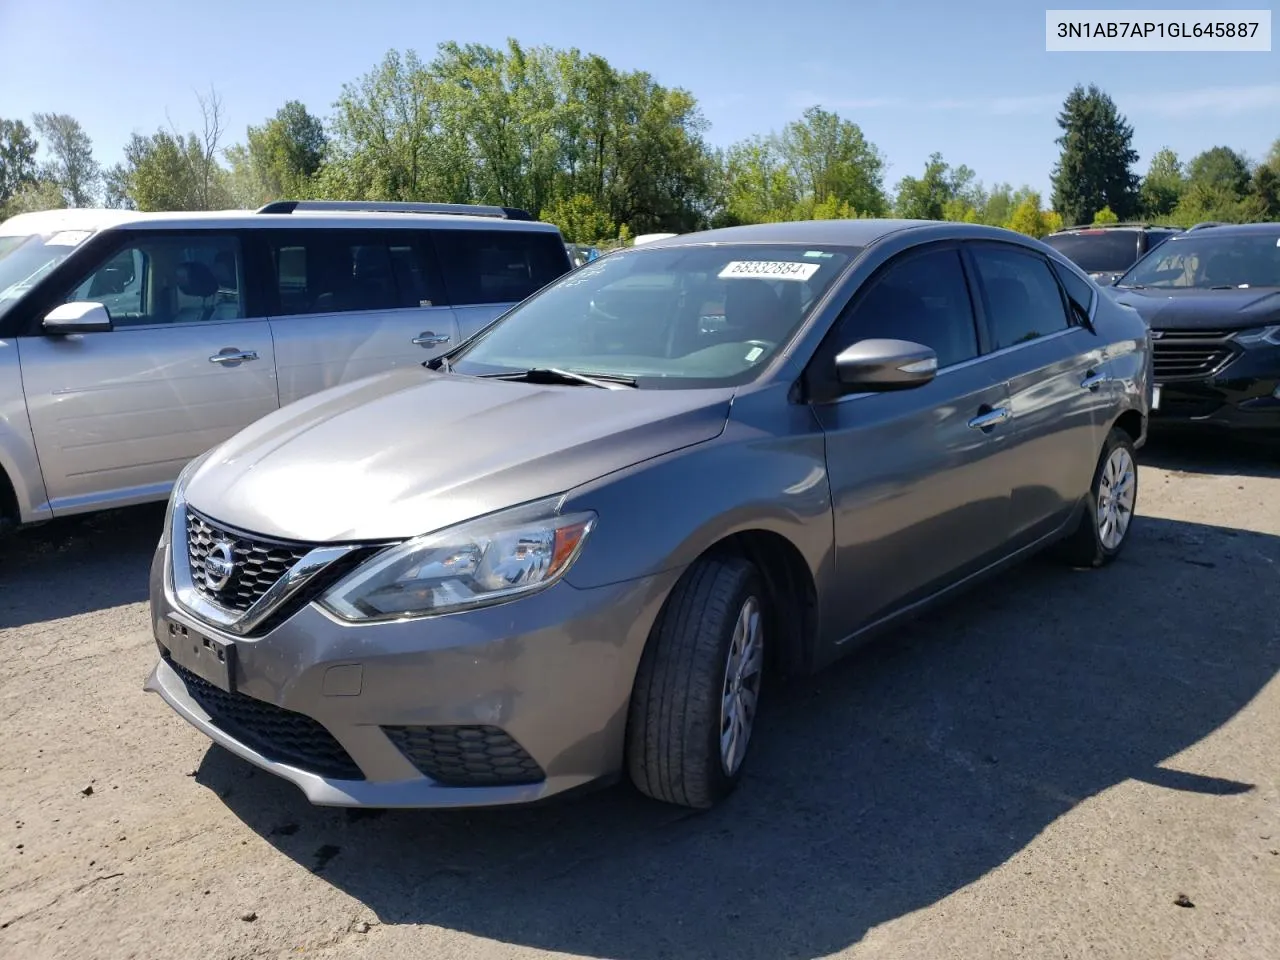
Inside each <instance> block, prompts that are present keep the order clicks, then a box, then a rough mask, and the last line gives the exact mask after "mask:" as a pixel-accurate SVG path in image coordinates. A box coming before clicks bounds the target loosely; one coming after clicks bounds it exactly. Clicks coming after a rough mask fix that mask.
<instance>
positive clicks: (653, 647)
mask: <svg viewBox="0 0 1280 960" xmlns="http://www.w3.org/2000/svg"><path fill="white" fill-rule="evenodd" d="M763 587H764V583H763V580H762V579H761V577H760V574H759V573H758V572H757V570H756V568H755V567H754V566H753V565H752V564H751V563H749V562H748V561H746V560H743V559H740V558H737V557H726V558H706V559H703V560H700V561H698V562H697V563H696V564H694V566H693V567H691V568H690V569H689V570H688V571H687V572H686V574H685V576H684V577H683V578H682V579H681V581H680V582H679V583H678V584H677V585H676V588H675V589H674V590H673V591H672V592H671V596H670V597H668V598H667V602H666V605H665V606H664V607H663V609H662V613H661V614H659V616H658V620H657V622H656V623H655V624H654V628H653V632H652V634H651V635H650V637H649V642H648V643H647V644H646V646H645V651H644V655H643V656H642V657H641V660H640V668H639V670H638V671H637V674H636V683H635V690H634V692H633V693H632V697H631V713H630V718H629V723H628V732H627V763H628V768H629V771H630V774H631V780H632V782H633V783H634V784H635V785H636V787H637V788H638V789H639V790H640V792H641V793H644V794H646V795H648V796H650V797H653V798H654V799H655V800H662V801H665V802H667V803H674V804H678V805H680V806H686V807H693V808H697V809H707V808H709V807H713V806H715V804H717V803H718V802H719V801H720V800H722V799H724V798H725V797H726V796H728V794H729V793H731V792H732V791H733V789H734V787H736V786H737V783H738V780H739V779H740V778H741V776H742V768H743V762H744V760H745V759H746V756H747V750H748V747H749V746H750V744H751V734H752V732H753V731H754V729H755V720H756V711H757V708H758V706H759V702H760V689H761V681H762V679H763V677H764V667H765V642H766V639H767V638H766V632H767V631H766V625H767V618H766V609H765V602H766V598H765V593H764V589H763Z"/></svg>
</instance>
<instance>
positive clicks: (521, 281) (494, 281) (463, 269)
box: [433, 230, 571, 305]
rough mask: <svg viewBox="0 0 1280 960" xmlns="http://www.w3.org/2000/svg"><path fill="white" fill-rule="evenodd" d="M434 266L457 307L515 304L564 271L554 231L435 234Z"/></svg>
mask: <svg viewBox="0 0 1280 960" xmlns="http://www.w3.org/2000/svg"><path fill="white" fill-rule="evenodd" d="M433 232H434V233H435V236H436V248H437V250H439V253H440V266H441V268H442V269H443V271H444V276H445V282H446V283H447V284H448V287H449V298H450V300H451V301H452V302H453V303H454V304H457V305H465V304H478V303H518V302H519V301H521V300H524V299H525V298H526V297H528V296H530V295H532V294H534V293H536V292H537V291H538V290H540V289H542V288H543V287H545V286H546V285H547V284H548V283H550V282H551V281H552V280H555V279H556V278H557V277H559V276H561V275H562V274H565V273H568V272H569V268H570V266H571V265H570V263H569V254H568V253H567V252H566V250H565V248H564V242H563V241H562V240H561V239H560V235H559V234H558V233H552V232H550V231H545V230H542V231H533V230H436V231H433Z"/></svg>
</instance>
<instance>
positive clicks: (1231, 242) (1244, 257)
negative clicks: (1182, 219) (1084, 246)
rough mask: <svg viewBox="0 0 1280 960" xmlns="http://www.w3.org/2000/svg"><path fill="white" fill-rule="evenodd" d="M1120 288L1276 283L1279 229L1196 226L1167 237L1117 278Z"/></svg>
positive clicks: (1279, 272) (1278, 284) (1279, 274)
mask: <svg viewBox="0 0 1280 960" xmlns="http://www.w3.org/2000/svg"><path fill="white" fill-rule="evenodd" d="M1118 285H1119V286H1122V287H1169V288H1173V287H1181V288H1197V289H1202V290H1203V289H1214V288H1217V289H1225V288H1233V287H1280V229H1277V230H1275V231H1274V232H1271V231H1268V232H1266V233H1236V234H1230V233H1226V234H1224V233H1215V231H1214V230H1197V231H1196V232H1195V233H1188V234H1183V235H1182V236H1180V237H1173V238H1172V239H1170V240H1166V241H1165V242H1164V243H1162V244H1160V246H1158V247H1156V249H1154V250H1152V251H1151V252H1150V253H1149V254H1147V256H1145V257H1143V258H1142V259H1141V260H1140V261H1139V262H1138V263H1136V264H1135V265H1134V267H1133V269H1132V270H1130V271H1129V273H1127V274H1126V275H1125V276H1123V277H1121V278H1120V282H1119V284H1118Z"/></svg>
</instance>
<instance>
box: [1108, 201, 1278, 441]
mask: <svg viewBox="0 0 1280 960" xmlns="http://www.w3.org/2000/svg"><path fill="white" fill-rule="evenodd" d="M1107 292H1108V294H1109V295H1110V296H1111V298H1112V299H1113V300H1116V301H1117V302H1119V303H1121V304H1123V305H1125V306H1128V307H1132V308H1133V309H1134V310H1136V311H1137V312H1138V313H1139V314H1140V315H1141V316H1142V317H1143V319H1145V320H1146V321H1147V325H1148V326H1149V327H1150V328H1151V338H1152V342H1153V351H1152V358H1153V368H1154V369H1153V372H1154V380H1155V387H1154V391H1153V393H1154V396H1153V401H1152V404H1151V407H1152V422H1153V423H1156V422H1159V421H1164V422H1165V423H1170V422H1181V423H1183V424H1197V423H1198V424H1206V425H1215V426H1219V427H1229V428H1236V429H1247V430H1250V431H1253V430H1257V431H1266V432H1268V433H1271V432H1280V223H1251V224H1237V225H1231V226H1228V225H1212V226H1209V225H1205V226H1204V228H1203V229H1201V228H1197V229H1194V230H1188V231H1187V232H1186V233H1183V234H1181V235H1180V236H1176V237H1173V238H1172V239H1170V240H1168V241H1166V242H1165V243H1163V244H1162V245H1161V246H1160V248H1159V249H1158V250H1154V251H1152V252H1151V253H1149V254H1147V255H1146V256H1145V257H1143V258H1142V259H1141V260H1140V261H1139V262H1138V263H1136V264H1134V265H1133V268H1132V269H1131V270H1129V271H1128V272H1127V273H1126V274H1125V275H1124V276H1123V277H1121V278H1120V279H1119V280H1118V281H1117V282H1116V284H1115V286H1113V287H1110V288H1108V290H1107Z"/></svg>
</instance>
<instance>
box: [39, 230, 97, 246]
mask: <svg viewBox="0 0 1280 960" xmlns="http://www.w3.org/2000/svg"><path fill="white" fill-rule="evenodd" d="M92 232H93V231H92V230H63V231H61V232H59V233H55V234H54V235H53V236H52V237H50V238H49V239H48V240H46V241H45V242H44V245H45V246H46V247H75V246H78V245H80V244H81V243H83V242H84V240H85V238H86V237H88V236H89V234H90V233H92Z"/></svg>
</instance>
